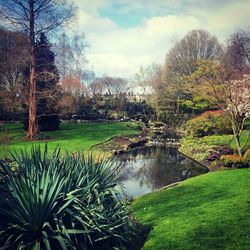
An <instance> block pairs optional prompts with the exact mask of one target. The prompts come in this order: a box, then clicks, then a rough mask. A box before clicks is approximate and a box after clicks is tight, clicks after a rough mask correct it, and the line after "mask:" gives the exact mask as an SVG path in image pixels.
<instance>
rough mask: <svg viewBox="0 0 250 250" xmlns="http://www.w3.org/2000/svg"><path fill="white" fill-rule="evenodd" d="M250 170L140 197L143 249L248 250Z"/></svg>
mask: <svg viewBox="0 0 250 250" xmlns="http://www.w3.org/2000/svg"><path fill="white" fill-rule="evenodd" d="M249 179H250V169H241V170H230V171H220V172H214V173H209V174H206V175H202V176H198V177H195V178H192V179H189V180H186V181H184V182H183V183H181V184H179V185H178V186H177V187H174V188H170V189H167V190H162V191H160V192H155V193H152V194H148V195H144V196H142V197H139V198H137V199H136V200H135V201H134V202H133V204H132V207H133V210H134V215H135V217H136V219H137V220H138V221H139V222H140V223H143V224H145V225H150V226H152V230H151V232H150V234H149V237H148V239H147V241H146V242H145V245H144V247H143V249H150V250H153V249H159V250H160V249H161V250H162V249H249V247H250V195H249V194H250V181H249Z"/></svg>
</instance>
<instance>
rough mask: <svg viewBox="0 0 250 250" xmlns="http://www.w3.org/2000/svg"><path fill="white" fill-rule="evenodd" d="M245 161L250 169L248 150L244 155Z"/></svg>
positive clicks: (249, 152) (249, 153) (249, 151)
mask: <svg viewBox="0 0 250 250" xmlns="http://www.w3.org/2000/svg"><path fill="white" fill-rule="evenodd" d="M243 159H244V162H245V163H246V165H247V166H248V167H250V149H248V150H247V151H246V152H245V154H244V156H243Z"/></svg>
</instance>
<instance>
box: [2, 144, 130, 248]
mask: <svg viewBox="0 0 250 250" xmlns="http://www.w3.org/2000/svg"><path fill="white" fill-rule="evenodd" d="M13 161H15V163H16V164H17V166H18V170H17V171H12V170H11V168H10V166H8V165H7V164H6V163H4V162H1V163H0V164H1V167H2V169H3V172H2V177H1V182H0V218H1V219H0V246H2V248H3V249H92V248H97V249H98V248H99V249H100V248H104V249H112V248H113V247H117V246H118V247H119V246H122V245H123V244H124V243H125V242H126V241H128V240H129V237H130V236H131V231H133V225H132V223H131V222H130V218H129V212H128V209H127V203H126V202H125V200H124V199H119V198H118V196H119V194H120V193H119V192H118V191H117V189H116V186H117V175H116V171H115V170H114V168H113V167H112V161H110V160H99V161H98V163H96V162H95V160H94V159H93V157H92V156H88V157H84V156H83V155H81V154H78V155H77V156H72V155H70V154H66V156H64V157H62V156H61V155H60V149H59V148H57V149H56V150H55V151H54V152H53V154H52V156H51V157H49V156H48V149H47V145H46V146H45V148H44V150H43V152H42V150H41V148H40V147H33V148H32V150H31V153H29V152H28V151H27V150H24V151H21V153H20V154H16V153H15V154H14V155H13Z"/></svg>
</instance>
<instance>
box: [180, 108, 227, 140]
mask: <svg viewBox="0 0 250 250" xmlns="http://www.w3.org/2000/svg"><path fill="white" fill-rule="evenodd" d="M184 130H185V131H186V132H187V134H188V135H191V136H194V137H203V136H206V135H212V134H228V133H231V128H230V126H229V123H228V122H227V120H226V119H225V116H224V114H223V112H222V111H207V112H204V113H203V114H201V115H199V116H197V117H195V118H193V119H191V120H189V121H187V123H186V124H185V126H184Z"/></svg>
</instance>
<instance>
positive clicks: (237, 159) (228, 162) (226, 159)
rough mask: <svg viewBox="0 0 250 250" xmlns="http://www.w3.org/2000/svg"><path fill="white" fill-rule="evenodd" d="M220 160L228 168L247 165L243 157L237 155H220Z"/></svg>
mask: <svg viewBox="0 0 250 250" xmlns="http://www.w3.org/2000/svg"><path fill="white" fill-rule="evenodd" d="M220 160H221V162H222V163H223V164H224V165H225V166H226V167H229V168H244V167H247V165H246V163H245V162H244V159H243V157H241V156H239V155H222V156H221V157H220Z"/></svg>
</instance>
